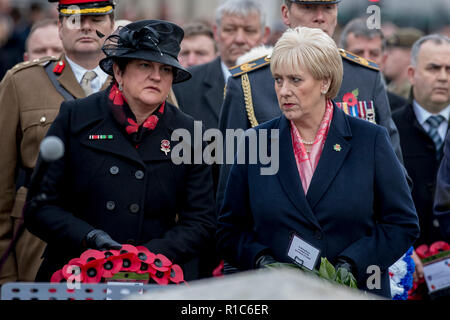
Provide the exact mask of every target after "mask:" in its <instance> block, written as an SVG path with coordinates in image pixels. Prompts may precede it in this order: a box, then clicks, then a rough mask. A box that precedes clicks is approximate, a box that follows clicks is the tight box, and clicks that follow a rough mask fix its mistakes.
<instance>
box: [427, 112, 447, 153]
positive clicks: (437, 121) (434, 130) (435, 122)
mask: <svg viewBox="0 0 450 320" xmlns="http://www.w3.org/2000/svg"><path fill="white" fill-rule="evenodd" d="M444 120H445V118H444V117H443V116H442V115H437V116H430V117H429V118H428V119H427V120H426V121H425V122H426V123H428V124H429V125H430V128H429V129H428V135H429V136H430V138H431V140H433V142H434V144H435V146H436V157H437V159H438V160H441V157H442V146H443V144H444V141H442V138H441V136H440V135H439V132H438V129H439V126H440V125H441V123H442V122H443V121H444Z"/></svg>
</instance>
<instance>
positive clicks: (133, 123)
mask: <svg viewBox="0 0 450 320" xmlns="http://www.w3.org/2000/svg"><path fill="white" fill-rule="evenodd" d="M127 121H128V123H129V124H130V125H128V126H126V128H125V129H126V130H127V133H128V134H132V133H135V132H137V131H138V129H139V125H138V124H137V123H136V121H134V120H133V119H131V118H127Z"/></svg>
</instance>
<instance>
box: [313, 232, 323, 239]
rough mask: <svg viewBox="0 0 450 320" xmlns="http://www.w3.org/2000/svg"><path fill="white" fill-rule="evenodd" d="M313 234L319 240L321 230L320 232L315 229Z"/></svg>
mask: <svg viewBox="0 0 450 320" xmlns="http://www.w3.org/2000/svg"><path fill="white" fill-rule="evenodd" d="M314 235H315V237H316V238H317V239H318V240H321V239H322V232H320V231H319V230H316V232H315V233H314Z"/></svg>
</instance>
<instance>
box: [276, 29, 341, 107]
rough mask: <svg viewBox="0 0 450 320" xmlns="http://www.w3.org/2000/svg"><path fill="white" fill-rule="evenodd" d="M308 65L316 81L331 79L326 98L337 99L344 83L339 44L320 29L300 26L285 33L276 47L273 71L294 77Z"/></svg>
mask: <svg viewBox="0 0 450 320" xmlns="http://www.w3.org/2000/svg"><path fill="white" fill-rule="evenodd" d="M300 66H305V67H306V70H308V72H309V73H311V75H312V76H313V78H314V79H316V80H322V79H330V88H329V90H328V92H327V93H326V95H325V97H326V98H328V99H334V98H335V97H336V96H337V94H338V92H339V89H340V88H341V84H342V75H343V73H344V71H343V67H342V58H341V55H340V53H339V50H338V48H337V46H336V43H335V42H334V40H333V39H332V38H330V36H328V35H327V34H326V33H325V32H323V31H322V30H320V29H311V28H306V27H297V28H295V29H288V30H286V31H285V32H284V33H283V35H282V36H281V37H280V39H279V40H278V41H277V43H276V44H275V48H274V49H273V53H272V57H271V59H270V71H271V72H272V74H274V73H275V72H283V73H284V72H286V73H287V74H292V72H295V70H299V68H300Z"/></svg>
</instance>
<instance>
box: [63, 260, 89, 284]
mask: <svg viewBox="0 0 450 320" xmlns="http://www.w3.org/2000/svg"><path fill="white" fill-rule="evenodd" d="M84 264H85V263H84V261H83V260H82V259H80V258H75V259H72V260H70V261H69V263H68V264H66V265H65V266H64V267H63V268H62V269H61V271H62V275H63V277H64V278H66V279H72V280H75V279H74V278H76V277H78V280H79V281H80V282H82V277H81V273H82V268H83V266H84Z"/></svg>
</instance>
